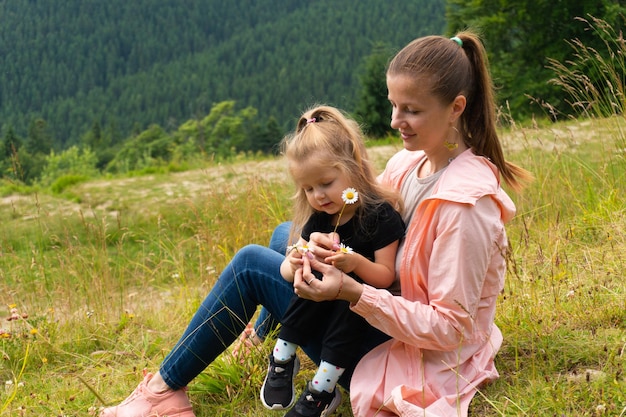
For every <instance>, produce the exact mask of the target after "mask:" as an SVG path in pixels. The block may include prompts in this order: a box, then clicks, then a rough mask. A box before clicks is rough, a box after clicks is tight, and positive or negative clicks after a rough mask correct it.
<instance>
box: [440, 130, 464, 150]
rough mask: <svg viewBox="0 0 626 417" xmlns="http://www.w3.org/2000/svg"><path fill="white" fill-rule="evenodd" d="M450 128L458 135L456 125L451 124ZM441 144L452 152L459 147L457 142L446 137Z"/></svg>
mask: <svg viewBox="0 0 626 417" xmlns="http://www.w3.org/2000/svg"><path fill="white" fill-rule="evenodd" d="M452 129H454V131H455V132H456V133H457V135H459V136H460V133H459V130H458V129H457V128H456V127H454V126H452ZM443 146H445V147H446V148H447V149H448V150H449V151H450V152H452V151H453V150H455V149H456V148H458V147H459V144H458V143H456V142H450V141H449V140H448V139H446V140H445V141H444V142H443Z"/></svg>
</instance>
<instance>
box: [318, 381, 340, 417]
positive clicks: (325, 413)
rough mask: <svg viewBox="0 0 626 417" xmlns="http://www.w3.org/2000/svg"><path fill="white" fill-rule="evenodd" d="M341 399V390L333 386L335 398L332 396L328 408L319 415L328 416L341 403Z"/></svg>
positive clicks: (321, 416)
mask: <svg viewBox="0 0 626 417" xmlns="http://www.w3.org/2000/svg"><path fill="white" fill-rule="evenodd" d="M341 400H342V397H341V391H339V388H336V387H335V398H333V400H332V401H331V402H330V404H328V408H327V409H326V410H324V411H323V412H322V414H320V417H328V416H330V415H331V414H332V413H334V412H335V410H337V408H339V406H340V405H341Z"/></svg>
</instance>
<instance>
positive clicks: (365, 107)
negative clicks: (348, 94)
mask: <svg viewBox="0 0 626 417" xmlns="http://www.w3.org/2000/svg"><path fill="white" fill-rule="evenodd" d="M392 55H393V54H392V52H391V49H390V47H389V46H388V45H384V44H381V43H378V44H376V45H375V46H374V48H373V51H372V53H371V54H370V55H368V56H367V57H366V58H365V62H364V67H363V72H362V73H361V74H360V76H359V84H360V89H359V93H358V97H357V102H356V107H355V109H354V115H355V117H356V119H357V120H358V121H359V122H360V123H361V125H362V126H363V129H364V131H365V133H366V134H368V135H370V136H374V137H383V136H385V135H387V134H388V133H389V132H391V131H392V129H391V126H390V124H389V120H390V118H391V105H390V104H389V100H388V99H387V84H386V82H385V71H386V69H387V64H388V62H389V59H390V58H391V56H392Z"/></svg>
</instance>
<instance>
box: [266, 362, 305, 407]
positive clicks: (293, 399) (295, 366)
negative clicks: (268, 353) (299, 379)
mask: <svg viewBox="0 0 626 417" xmlns="http://www.w3.org/2000/svg"><path fill="white" fill-rule="evenodd" d="M294 360H295V362H294V364H293V375H292V376H291V401H290V402H289V404H288V405H286V406H283V405H282V404H272V405H269V404H267V403H266V402H265V399H264V398H263V391H265V383H266V382H267V375H266V376H265V379H264V380H263V385H262V386H261V393H260V394H259V398H261V402H262V403H263V407H265V408H267V409H268V410H286V409H288V408H291V406H292V405H293V404H294V403H295V402H296V387H295V386H294V385H293V380H294V378H295V377H296V375H298V372H299V371H300V360H299V359H298V356H296V357H295V359H294ZM267 371H268V373H269V367H268V368H267Z"/></svg>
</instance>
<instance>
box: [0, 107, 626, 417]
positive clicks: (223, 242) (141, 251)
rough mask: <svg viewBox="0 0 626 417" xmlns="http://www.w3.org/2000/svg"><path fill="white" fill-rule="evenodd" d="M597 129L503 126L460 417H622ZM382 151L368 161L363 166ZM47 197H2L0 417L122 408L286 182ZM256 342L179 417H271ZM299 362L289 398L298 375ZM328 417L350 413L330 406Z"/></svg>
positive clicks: (611, 239) (242, 181) (618, 336)
mask: <svg viewBox="0 0 626 417" xmlns="http://www.w3.org/2000/svg"><path fill="white" fill-rule="evenodd" d="M615 122H616V121H615V120H614V119H595V120H586V121H568V122H563V123H557V124H555V125H551V126H550V127H549V128H545V127H544V128H533V127H530V128H522V127H513V128H512V129H511V130H510V131H507V132H503V134H504V137H506V139H507V140H506V143H507V149H508V155H509V156H510V158H511V159H512V160H514V161H516V162H517V163H519V164H521V165H523V166H525V167H527V168H529V169H530V170H531V171H533V173H534V174H535V176H536V178H537V180H536V181H535V182H534V183H532V184H531V185H530V187H529V188H528V189H527V190H526V191H525V192H524V193H523V194H522V195H519V196H514V199H515V201H516V204H517V206H518V214H517V216H516V217H515V219H514V220H513V221H512V222H511V224H510V225H509V226H508V233H509V237H510V240H511V251H510V255H509V271H508V274H507V281H506V289H505V291H504V293H503V294H502V296H501V298H500V300H499V306H498V314H497V319H496V320H497V324H498V326H499V327H500V328H501V329H502V331H503V333H504V338H505V340H504V345H503V347H502V350H501V352H500V354H499V356H498V357H497V361H496V364H497V367H498V369H499V371H500V373H501V378H500V379H499V380H498V381H496V382H495V383H493V384H491V385H488V386H486V387H485V388H483V389H482V390H481V393H480V394H479V395H478V396H477V397H476V399H475V400H474V402H473V404H472V412H473V413H475V415H481V416H501V415H506V416H517V415H529V416H552V415H558V416H561V415H566V416H570V415H576V416H597V415H616V416H619V415H626V412H625V411H624V409H625V408H626V394H625V393H626V382H625V380H624V367H625V364H626V284H625V283H624V280H623V274H624V262H625V260H624V256H623V254H624V253H625V252H626V251H625V249H626V242H625V239H626V238H625V236H626V231H625V230H624V228H625V226H626V218H625V217H626V209H625V207H626V203H625V201H624V195H625V190H624V185H623V184H625V183H626V181H624V173H625V172H626V170H625V169H624V168H625V162H624V160H623V157H621V156H620V155H621V154H620V153H618V152H617V149H614V148H612V146H613V145H612V143H611V140H610V139H611V138H612V137H614V136H613V135H614V134H615V133H614V132H618V130H617V129H616V128H615ZM620 123H623V120H622V121H620ZM599 132H602V134H599ZM394 151H395V148H394V147H389V146H377V147H374V148H372V149H371V152H372V154H373V155H375V159H376V160H377V164H378V166H379V168H381V167H382V164H383V161H384V160H385V159H386V158H387V157H388V156H389V155H391V154H392V153H393V152H394ZM64 193H67V194H64V195H61V196H57V195H52V194H38V195H37V194H36V195H30V196H23V195H22V196H20V195H14V196H10V197H5V198H4V200H3V206H2V209H1V210H0V217H1V218H2V222H1V225H0V228H1V229H2V230H1V231H0V236H1V237H0V243H1V251H2V252H1V256H0V274H1V275H2V280H1V281H0V289H1V291H0V294H2V295H1V297H2V298H1V300H0V302H1V303H2V305H4V306H6V307H5V308H6V310H5V313H6V316H7V317H8V316H10V315H11V309H12V308H13V309H16V314H18V316H19V318H18V319H17V320H11V321H6V320H5V321H3V322H2V325H1V327H2V328H4V329H5V330H8V331H9V332H10V336H6V334H5V336H4V337H0V354H1V355H2V367H1V368H0V381H2V382H3V384H4V387H3V389H1V390H0V393H1V394H0V415H2V416H5V415H6V416H22V415H24V416H60V415H63V416H86V415H95V410H96V409H97V408H98V407H100V406H101V405H102V401H103V402H106V403H115V402H118V401H120V400H121V399H123V398H124V397H125V396H126V395H127V394H128V393H129V392H130V391H131V390H132V389H133V388H134V386H135V385H136V384H137V383H138V381H139V380H140V379H141V373H142V369H143V368H147V369H150V370H154V369H156V367H157V366H158V364H159V362H160V361H161V360H162V359H163V358H164V356H165V355H166V354H167V351H168V348H169V347H171V346H172V345H173V343H174V342H175V341H176V339H177V337H178V336H179V334H180V332H181V331H182V330H183V328H184V326H185V325H186V323H187V322H188V320H189V318H190V317H191V315H192V314H193V312H194V311H195V309H196V307H197V306H198V305H199V303H200V302H201V300H202V298H203V297H204V295H205V294H206V293H207V292H208V290H209V289H210V287H211V285H212V283H213V281H214V279H215V278H216V276H217V274H218V273H219V271H221V269H222V268H223V267H224V266H225V265H226V263H227V262H228V260H229V259H230V257H231V256H232V255H233V253H234V252H235V251H236V250H237V249H238V248H240V247H241V246H243V245H245V244H247V243H251V242H255V243H266V242H268V240H269V237H270V234H271V231H272V229H273V227H274V226H275V225H276V224H278V223H279V222H281V221H283V220H285V219H288V218H289V215H290V213H289V205H290V203H289V198H290V196H291V193H292V188H291V184H290V182H289V180H288V177H287V175H286V172H285V171H284V166H283V165H282V163H281V162H280V160H269V161H268V160H265V161H258V162H245V163H234V164H232V165H227V166H217V167H207V168H206V169H204V170H197V171H190V172H185V173H176V174H169V175H154V176H146V177H135V178H132V179H119V180H101V181H92V182H86V183H80V184H76V185H74V186H71V187H69V188H68V189H67V190H66V191H65V192H64ZM69 195H71V198H69V197H68V196H69ZM64 196H65V198H63V197H64ZM77 201H78V202H77ZM22 315H24V317H22ZM269 348H270V347H269V346H263V347H261V348H259V349H258V350H255V351H253V352H252V354H251V355H249V356H247V357H245V358H242V361H243V363H241V362H240V361H239V360H233V359H232V357H231V355H230V354H226V355H223V356H222V357H220V358H219V359H218V360H217V361H216V363H214V364H213V365H212V366H211V367H209V368H208V369H207V370H206V371H205V372H204V373H203V374H202V375H201V376H200V377H198V378H197V379H196V380H195V381H194V384H192V385H191V387H190V395H191V398H192V400H193V403H194V407H195V411H196V413H197V415H198V416H199V417H202V416H262V415H267V416H270V415H276V413H274V412H269V411H267V410H265V409H263V407H262V406H261V404H260V402H259V401H257V395H258V390H259V387H260V386H261V383H262V378H263V376H264V372H265V366H266V364H265V358H266V355H267V352H268V350H269ZM303 359H304V358H303ZM304 363H305V367H304V368H305V370H304V371H303V372H302V373H301V375H300V376H299V377H298V383H299V384H300V387H302V386H303V384H304V381H305V380H306V379H307V378H310V377H311V376H312V373H313V366H312V365H311V364H310V362H309V363H307V362H306V360H304ZM5 381H6V382H5ZM9 381H11V382H10V383H9ZM337 415H342V416H351V415H352V413H351V411H350V409H349V406H348V404H347V402H344V404H343V405H342V407H341V408H340V410H339V412H338V413H337Z"/></svg>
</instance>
